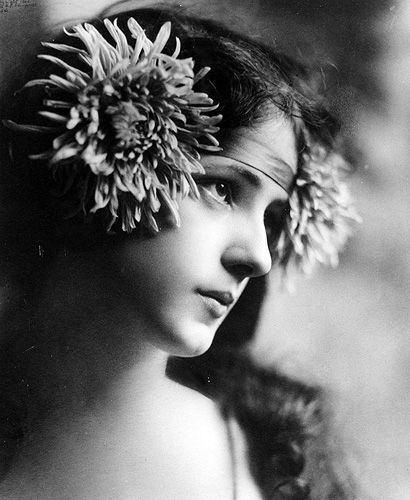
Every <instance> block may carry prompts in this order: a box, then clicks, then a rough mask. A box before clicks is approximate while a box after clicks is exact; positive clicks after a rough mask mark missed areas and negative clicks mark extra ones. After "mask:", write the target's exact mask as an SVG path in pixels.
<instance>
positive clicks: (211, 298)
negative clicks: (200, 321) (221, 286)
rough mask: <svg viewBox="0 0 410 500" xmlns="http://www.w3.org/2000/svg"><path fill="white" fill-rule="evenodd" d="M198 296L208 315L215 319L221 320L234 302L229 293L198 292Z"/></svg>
mask: <svg viewBox="0 0 410 500" xmlns="http://www.w3.org/2000/svg"><path fill="white" fill-rule="evenodd" d="M198 294H199V296H200V297H201V299H202V300H203V302H204V303H205V305H206V308H207V310H208V312H209V313H210V315H211V316H212V317H213V318H215V319H219V318H222V316H224V315H225V314H226V313H227V311H228V309H229V307H230V306H231V305H232V304H233V302H234V298H233V295H232V294H231V293H230V292H220V291H216V290H212V291H202V290H200V291H198Z"/></svg>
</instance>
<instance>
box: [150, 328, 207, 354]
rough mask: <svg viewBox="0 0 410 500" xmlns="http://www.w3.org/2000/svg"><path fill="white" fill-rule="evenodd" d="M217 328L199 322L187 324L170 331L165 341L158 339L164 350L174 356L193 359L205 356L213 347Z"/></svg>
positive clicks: (159, 345)
mask: <svg viewBox="0 0 410 500" xmlns="http://www.w3.org/2000/svg"><path fill="white" fill-rule="evenodd" d="M215 332H216V326H212V327H211V326H209V325H205V324H203V323H198V322H194V321H192V322H187V324H184V325H182V326H179V328H175V329H173V331H170V330H168V332H167V333H166V335H165V339H164V338H162V339H158V341H159V344H157V346H158V347H160V348H161V349H162V350H164V351H166V352H167V353H169V354H170V355H172V356H181V357H185V358H192V357H195V356H200V355H201V354H204V353H205V352H206V351H207V350H208V349H209V348H210V347H211V345H212V342H213V340H214V337H215Z"/></svg>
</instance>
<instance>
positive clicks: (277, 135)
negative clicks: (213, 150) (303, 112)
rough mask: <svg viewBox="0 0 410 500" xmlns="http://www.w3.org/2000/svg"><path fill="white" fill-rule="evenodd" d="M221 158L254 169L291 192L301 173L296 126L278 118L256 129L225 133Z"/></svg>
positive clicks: (232, 130) (220, 137)
mask: <svg viewBox="0 0 410 500" xmlns="http://www.w3.org/2000/svg"><path fill="white" fill-rule="evenodd" d="M218 139H219V141H220V146H221V148H222V151H220V152H219V153H217V154H218V155H220V156H224V157H227V158H232V159H234V160H237V161H239V162H241V163H244V164H246V165H248V166H249V167H253V168H255V169H256V170H258V171H260V172H262V173H264V174H265V175H267V176H268V177H270V178H272V179H273V180H274V181H275V182H277V183H278V184H279V185H280V186H281V187H283V189H285V191H287V192H289V190H290V187H291V185H292V182H293V179H294V176H295V174H296V170H297V150H296V137H295V133H294V130H293V126H292V123H291V122H290V121H289V120H287V119H285V118H274V119H271V120H269V121H266V122H264V123H261V124H258V125H257V126H253V127H240V128H236V129H230V130H226V129H225V130H223V131H221V132H220V134H219V136H218Z"/></svg>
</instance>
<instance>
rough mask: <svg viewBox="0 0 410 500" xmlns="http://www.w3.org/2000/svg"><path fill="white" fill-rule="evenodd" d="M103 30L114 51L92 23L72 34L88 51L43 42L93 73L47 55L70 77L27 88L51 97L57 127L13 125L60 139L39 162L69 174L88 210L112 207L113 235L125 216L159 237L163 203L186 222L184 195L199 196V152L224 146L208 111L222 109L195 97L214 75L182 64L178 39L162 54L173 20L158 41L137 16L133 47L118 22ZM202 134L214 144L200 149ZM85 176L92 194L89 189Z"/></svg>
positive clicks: (126, 222)
mask: <svg viewBox="0 0 410 500" xmlns="http://www.w3.org/2000/svg"><path fill="white" fill-rule="evenodd" d="M104 24H105V27H106V28H107V30H108V32H109V33H110V35H111V37H112V39H113V40H114V43H115V45H112V44H111V43H109V42H108V41H107V40H106V39H105V38H104V37H103V36H102V35H101V33H100V32H99V31H98V30H97V29H96V28H95V27H94V26H92V25H90V24H84V25H81V24H80V25H77V26H74V27H73V28H72V30H71V31H66V34H67V35H69V36H72V37H76V38H79V39H80V40H81V42H82V44H83V45H84V47H85V48H84V49H83V48H77V47H74V46H71V45H65V44H54V43H44V44H43V45H45V46H46V47H49V48H52V49H54V50H57V51H59V52H62V53H70V54H77V56H78V57H79V59H80V61H81V62H82V63H83V64H84V63H85V65H86V67H88V71H83V70H81V69H79V68H76V67H74V66H72V65H69V64H68V63H67V62H65V61H64V60H63V59H60V58H58V57H55V56H51V55H40V56H39V57H40V58H42V59H46V60H48V61H50V62H51V63H53V64H55V65H57V66H59V67H61V68H63V70H65V77H61V76H57V75H53V74H51V75H50V76H49V78H46V79H39V80H33V81H31V82H29V83H28V84H27V85H26V86H33V85H41V86H44V87H45V88H46V90H47V92H48V94H49V95H50V98H48V99H46V100H45V102H44V104H45V105H46V106H47V107H48V108H51V109H52V110H53V111H48V110H42V111H40V112H39V113H40V115H42V116H43V117H45V118H47V119H49V120H50V121H52V122H54V123H55V128H51V129H50V127H35V126H24V125H15V124H14V125H13V124H11V125H12V126H14V128H15V127H18V128H19V129H20V130H24V129H25V130H30V131H38V132H46V133H53V134H55V139H54V141H53V148H52V149H51V150H49V151H46V152H45V153H43V154H40V155H37V156H35V157H33V158H37V159H45V160H48V161H49V163H50V165H51V166H52V169H53V172H54V175H56V177H58V178H59V179H61V178H63V179H64V176H65V180H64V185H63V186H62V189H63V191H65V190H66V189H67V187H69V186H76V184H77V188H78V189H77V192H81V193H82V195H81V199H80V200H79V209H82V210H84V211H86V212H87V211H89V212H95V211H97V210H100V209H105V208H106V207H107V208H108V211H109V213H110V217H109V224H108V228H110V227H111V226H112V224H113V223H114V222H115V220H116V218H117V217H118V216H121V218H122V226H123V229H124V230H125V231H131V230H132V229H133V228H135V224H136V222H140V221H142V222H143V223H144V224H145V225H146V226H147V227H149V228H150V229H153V230H154V231H156V230H158V227H157V224H156V221H155V217H154V214H155V213H157V212H158V211H159V209H160V207H161V206H163V205H166V206H167V207H168V208H169V209H170V211H171V214H172V215H173V218H174V223H175V224H176V225H179V222H180V221H179V214H178V205H177V195H178V193H180V194H182V195H183V196H186V195H187V194H188V193H190V192H191V193H193V194H194V195H195V196H198V192H197V187H196V185H195V182H194V181H193V179H192V173H194V172H202V167H201V165H200V163H199V162H198V160H199V153H198V149H208V150H211V151H215V150H218V149H219V148H218V142H217V141H216V140H215V138H214V137H213V135H212V134H214V133H215V132H217V131H218V128H217V126H216V125H217V123H218V122H219V121H220V120H221V116H220V115H218V116H211V117H210V116H206V114H205V113H208V112H211V111H213V110H215V109H216V107H217V106H214V105H213V102H212V100H211V99H210V98H209V97H208V96H207V95H206V94H204V93H198V92H194V90H193V85H194V83H196V82H197V81H198V80H199V79H200V78H202V77H203V76H204V75H205V74H206V73H207V72H208V70H209V68H203V69H202V70H201V71H199V72H198V73H197V74H196V75H195V74H194V70H193V66H194V62H193V60H192V59H191V58H188V59H178V58H177V57H178V55H179V52H180V43H179V40H178V39H177V41H176V49H175V52H174V54H173V55H172V56H168V55H166V54H164V53H163V52H162V50H163V48H164V46H165V45H166V43H167V42H168V40H169V37H170V29H171V25H170V23H169V22H168V23H165V24H164V25H163V26H162V28H161V29H160V31H159V33H158V36H157V37H156V39H155V41H154V42H151V41H150V40H149V39H148V38H147V37H146V35H145V33H144V31H143V29H142V28H141V27H140V26H139V24H138V23H137V21H135V19H132V18H131V19H129V21H128V29H129V32H130V34H131V37H132V38H134V39H135V45H134V47H131V46H130V45H129V44H128V41H127V38H126V36H125V34H124V33H123V32H122V31H121V29H120V28H119V27H118V25H117V21H116V20H115V21H114V22H111V21H109V20H108V19H106V20H104ZM53 93H58V100H57V99H52V95H53ZM62 96H63V97H62ZM9 125H10V123H9ZM201 137H202V138H206V140H207V141H206V142H207V143H208V144H201V143H200V138H201ZM84 169H87V173H84V172H83V171H82V170H84ZM60 170H62V171H63V172H64V176H63V175H61V172H59V171H60ZM80 171H82V172H81V174H80ZM90 174H92V175H94V176H96V179H94V180H93V179H91V178H90ZM84 177H85V178H86V179H88V182H87V186H88V190H84V189H80V188H81V186H80V185H79V184H80V183H84ZM89 190H94V193H93V196H92V198H93V200H94V201H93V205H92V206H91V207H89V206H87V203H89V201H88V200H89V199H90V192H89ZM130 195H132V196H130Z"/></svg>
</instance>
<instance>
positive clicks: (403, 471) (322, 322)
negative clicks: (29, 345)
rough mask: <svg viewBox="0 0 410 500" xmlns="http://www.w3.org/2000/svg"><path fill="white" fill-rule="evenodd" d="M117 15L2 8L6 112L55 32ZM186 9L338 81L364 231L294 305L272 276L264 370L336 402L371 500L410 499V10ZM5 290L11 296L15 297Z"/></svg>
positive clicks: (59, 6) (276, 3)
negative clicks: (322, 387) (320, 388)
mask: <svg viewBox="0 0 410 500" xmlns="http://www.w3.org/2000/svg"><path fill="white" fill-rule="evenodd" d="M111 3H112V2H110V1H107V0H105V1H104V0H88V1H87V2H84V1H64V0H60V1H57V0H4V1H0V51H1V54H0V56H1V57H0V84H1V86H0V89H1V95H0V105H1V109H2V110H4V108H5V107H6V106H7V102H8V100H9V98H10V82H11V81H13V80H15V79H16V78H17V79H22V81H24V68H25V61H28V60H30V58H31V56H32V54H33V52H35V51H37V50H38V41H39V40H40V39H42V38H43V37H44V36H45V33H46V32H47V33H48V32H50V31H52V30H54V29H55V28H56V27H57V26H61V25H62V24H70V23H71V22H72V21H76V20H84V19H86V18H87V17H90V16H92V15H94V14H97V13H98V12H99V11H100V10H101V9H102V8H104V7H106V6H108V5H110V4H111ZM152 3H154V2H152V0H151V1H142V0H141V1H139V0H134V1H133V2H129V4H130V5H134V6H143V5H147V4H152ZM162 3H163V4H167V3H175V2H171V1H169V2H162ZM178 5H181V6H183V7H186V8H187V9H188V11H189V12H193V13H196V14H201V15H203V16H204V17H211V18H215V19H219V20H224V21H226V22H228V23H229V24H230V25H231V26H232V25H233V26H236V28H237V29H238V30H243V31H245V32H246V33H249V34H252V35H254V36H256V37H257V38H260V39H262V40H264V41H266V42H267V43H273V44H276V46H277V47H278V48H280V49H283V50H285V51H286V52H289V53H291V54H295V55H296V56H297V57H299V58H302V59H308V60H310V61H311V62H312V63H313V64H320V65H321V66H322V67H323V71H324V73H325V74H327V78H326V81H327V90H326V94H327V97H328V99H329V102H330V105H331V106H332V108H333V110H334V112H335V113H336V114H337V115H338V116H339V117H340V118H341V120H342V122H343V129H342V133H343V135H344V137H345V140H346V146H347V153H348V156H349V157H350V159H351V161H352V164H353V169H354V175H353V176H352V181H351V182H352V190H353V193H354V196H355V198H356V200H357V207H358V211H359V212H360V214H361V216H362V219H363V222H362V224H361V225H360V226H358V227H357V228H356V231H355V237H354V238H353V239H352V240H351V241H350V242H349V244H348V246H347V248H346V252H345V253H344V255H343V256H342V259H341V263H340V266H339V268H338V269H336V270H323V271H320V272H319V273H318V274H316V275H315V276H314V277H312V278H308V279H298V280H297V281H296V282H295V283H294V285H295V291H293V292H292V293H289V291H287V290H284V289H283V288H282V287H281V286H280V285H279V282H278V279H277V277H276V276H275V275H273V276H272V287H271V297H270V300H269V303H268V304H267V306H266V308H265V310H264V314H263V320H262V322H261V327H260V332H259V336H258V339H257V342H256V345H255V354H256V356H257V357H258V359H260V361H261V362H262V363H266V364H270V363H272V362H275V363H279V364H280V365H281V366H282V367H283V369H284V370H286V371H288V372H289V373H292V374H296V375H297V376H300V377H303V378H306V379H307V380H313V381H319V382H321V383H325V384H326V385H327V386H328V387H329V388H330V389H331V391H332V392H333V393H334V395H335V397H334V400H335V401H336V403H335V415H336V417H337V422H338V425H339V427H340V431H341V433H342V435H343V437H344V438H345V440H346V441H347V442H348V447H349V451H351V454H352V456H353V457H356V462H357V463H358V464H359V480H360V483H361V487H362V491H363V495H362V498H363V499H367V498H374V499H383V500H406V499H409V498H410V335H409V331H408V330H409V326H408V325H410V310H409V295H410V293H409V292H410V251H409V249H410V225H409V222H408V221H409V219H410V176H409V166H408V159H409V158H410V154H409V153H410V140H409V139H410V2H409V1H401V2H400V1H392V0H360V1H358V0H338V1H336V0H326V1H325V0H185V1H183V2H178ZM14 89H15V87H14V88H13V90H14ZM0 238H1V236H0ZM0 283H1V280H0ZM0 290H1V291H2V293H3V295H4V296H6V295H7V291H6V288H5V287H3V288H1V289H0ZM0 300H1V296H0Z"/></svg>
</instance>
